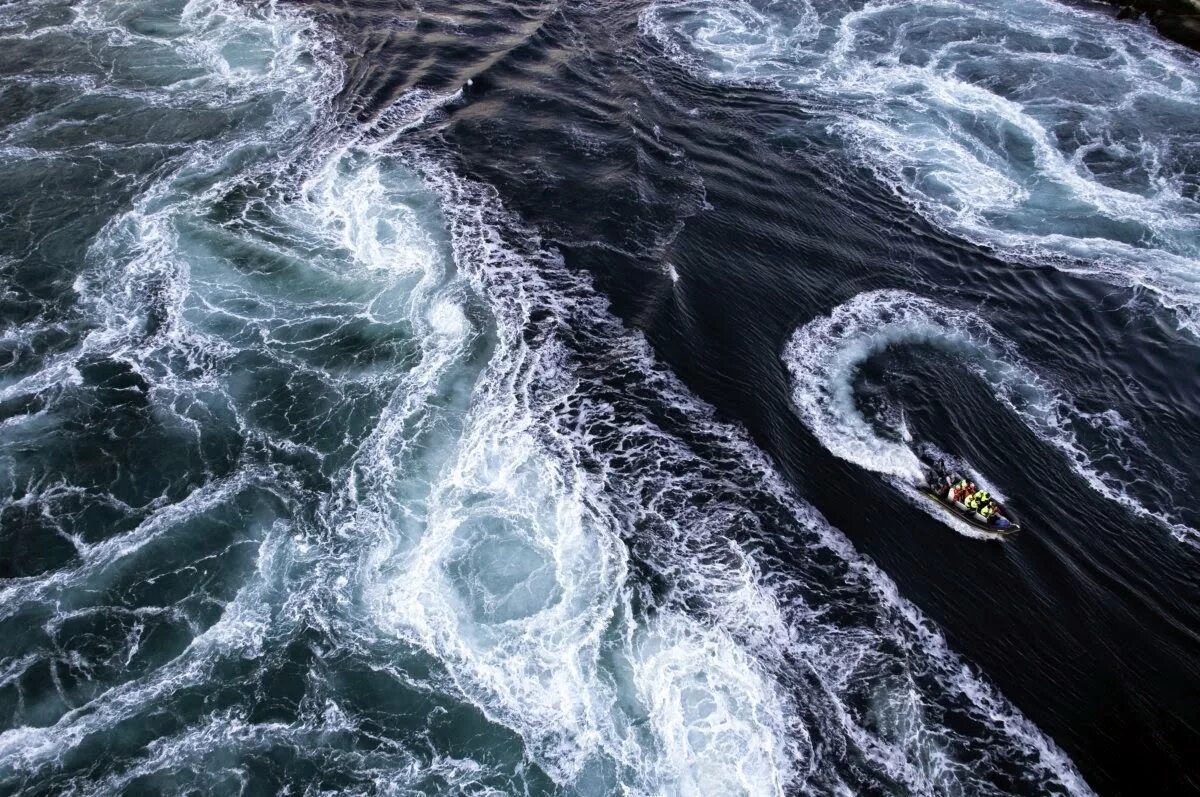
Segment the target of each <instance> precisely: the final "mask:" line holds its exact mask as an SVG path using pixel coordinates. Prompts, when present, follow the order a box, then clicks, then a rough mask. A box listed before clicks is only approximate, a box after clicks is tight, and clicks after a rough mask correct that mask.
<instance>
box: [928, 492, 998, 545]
mask: <svg viewBox="0 0 1200 797" xmlns="http://www.w3.org/2000/svg"><path fill="white" fill-rule="evenodd" d="M921 493H922V494H923V495H925V496H926V497H927V498H929V499H930V500H932V501H934V502H935V503H937V504H938V505H939V506H940V507H942V509H944V510H945V511H947V512H949V513H950V514H952V515H954V516H955V517H956V518H958V519H959V520H961V521H963V522H964V523H967V524H969V525H971V526H973V527H974V528H976V529H978V530H979V531H982V532H984V533H985V534H991V535H994V536H996V537H1009V536H1012V535H1013V534H1016V533H1017V532H1018V531H1020V530H1021V524H1020V523H1018V522H1017V521H1016V520H1014V519H1013V517H1012V515H1010V514H1009V513H1008V512H1006V511H1004V508H1003V507H1001V508H1000V509H1001V512H1002V514H1003V515H1004V517H1006V518H1008V521H1009V523H1010V524H1011V525H1010V526H1009V527H1008V528H1006V529H1000V528H996V527H995V526H993V525H992V524H990V523H988V522H987V521H986V520H983V519H982V518H980V517H979V515H978V514H976V513H975V512H974V511H972V510H970V509H967V508H966V507H962V506H959V505H958V504H956V503H955V502H953V501H950V500H948V499H946V498H943V497H942V496H940V495H938V494H937V493H936V492H934V491H933V490H930V489H928V488H924V487H923V488H921Z"/></svg>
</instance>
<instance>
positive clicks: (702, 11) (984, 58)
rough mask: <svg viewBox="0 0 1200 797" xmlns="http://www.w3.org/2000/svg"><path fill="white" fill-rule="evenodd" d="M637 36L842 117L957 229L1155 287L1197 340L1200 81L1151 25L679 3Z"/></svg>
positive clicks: (925, 8) (891, 8) (841, 122)
mask: <svg viewBox="0 0 1200 797" xmlns="http://www.w3.org/2000/svg"><path fill="white" fill-rule="evenodd" d="M642 29H643V30H644V31H645V32H646V34H647V35H649V36H651V37H653V38H654V39H655V40H656V41H658V42H659V43H660V44H661V45H662V46H663V47H664V48H665V49H666V51H667V52H668V53H669V54H671V55H672V56H673V57H674V58H676V59H677V60H679V61H680V62H682V63H684V64H686V65H688V66H689V67H691V68H692V69H694V70H695V71H698V72H700V73H702V74H704V75H705V76H706V77H709V78H711V79H713V80H717V81H722V82H729V81H734V82H743V83H747V84H752V85H759V86H768V87H772V88H774V89H777V90H779V91H781V92H784V93H786V94H788V95H789V96H792V97H794V98H795V99H796V101H797V102H799V103H802V104H804V105H805V107H807V108H810V109H811V110H812V112H813V113H816V114H820V115H821V117H822V118H826V117H828V118H829V119H830V124H829V127H830V129H832V130H834V131H837V132H838V133H839V134H840V135H841V137H842V140H843V141H844V142H845V143H846V144H847V145H848V147H849V148H850V150H851V152H853V153H854V154H855V155H856V156H857V158H858V160H859V162H860V163H862V164H863V165H865V166H866V167H867V168H868V169H869V170H871V171H872V172H873V173H874V174H875V175H876V176H877V177H878V178H879V180H880V181H882V182H883V183H884V184H885V185H887V186H889V187H890V188H891V189H892V190H894V191H895V193H896V194H897V195H898V196H900V197H901V198H903V199H904V200H905V201H907V202H909V203H911V204H912V205H913V206H914V207H915V208H917V209H918V210H919V211H920V212H921V213H922V214H923V215H925V216H926V217H927V218H929V219H930V220H931V221H933V222H934V223H936V224H938V225H940V226H942V227H943V228H945V229H947V230H950V231H952V232H954V233H956V234H959V235H961V236H964V237H966V238H968V239H970V240H972V241H975V242H977V243H980V244H984V245H987V246H990V247H994V248H997V249H999V250H1000V251H1002V252H1004V253H1006V254H1007V255H1008V256H1009V257H1011V258H1014V259H1017V260H1021V261H1026V260H1030V261H1036V262H1049V263H1052V264H1054V265H1056V266H1057V267H1060V268H1062V269H1065V270H1069V271H1074V272H1079V273H1084V274H1089V275H1092V276H1095V277H1099V278H1101V279H1104V280H1107V281H1110V282H1113V283H1116V284H1120V285H1129V286H1138V287H1142V288H1145V289H1146V290H1148V291H1150V292H1151V293H1153V294H1154V295H1155V296H1156V297H1157V299H1158V300H1159V301H1160V302H1161V304H1162V305H1164V306H1165V307H1168V308H1171V309H1172V310H1174V311H1175V314H1176V318H1177V319H1178V322H1179V324H1180V326H1181V327H1183V328H1185V329H1188V330H1190V331H1192V332H1193V333H1194V332H1196V331H1197V330H1200V327H1198V326H1197V324H1198V323H1200V316H1198V315H1197V313H1198V312H1200V276H1198V275H1200V260H1198V258H1200V193H1198V190H1200V186H1198V185H1197V184H1196V182H1195V175H1194V174H1193V173H1191V171H1190V170H1191V169H1193V167H1192V166H1189V164H1194V161H1195V157H1196V154H1197V149H1196V147H1197V144H1196V142H1197V140H1198V139H1197V135H1198V134H1200V129H1198V128H1197V126H1196V125H1197V121H1196V119H1197V117H1196V115H1195V114H1194V113H1192V112H1191V110H1190V109H1192V108H1194V107H1195V104H1196V102H1197V100H1198V99H1200V71H1198V69H1197V66H1198V64H1197V61H1196V58H1195V56H1194V55H1192V54H1190V53H1189V52H1187V51H1185V50H1184V49H1183V48H1181V47H1179V46H1176V45H1173V44H1171V43H1169V42H1165V41H1162V40H1161V39H1159V38H1158V37H1157V35H1156V34H1154V33H1153V31H1151V30H1149V29H1148V28H1147V27H1145V26H1135V25H1130V24H1126V23H1120V22H1117V21H1115V20H1113V19H1111V18H1109V17H1108V16H1106V15H1104V14H1101V13H1096V12H1093V11H1086V10H1082V9H1075V8H1071V7H1070V6H1067V5H1063V4H1061V3H1058V2H1050V1H1049V0H1020V2H1015V3H1008V4H1006V5H1005V6H1004V9H1003V11H1002V12H1001V11H999V10H997V9H996V8H995V7H994V4H991V3H987V2H975V0H944V1H943V2H930V3H922V4H920V5H914V4H911V3H900V2H890V1H888V0H876V1H875V2H868V3H866V4H863V5H861V7H858V8H853V9H851V8H847V7H846V5H845V4H844V3H840V2H826V1H825V0H804V2H797V3H775V2H769V3H762V2H756V1H755V0H712V2H691V1H690V0H679V1H678V2H674V1H666V0H665V1H664V2H659V3H655V4H653V5H652V6H651V7H650V8H649V9H648V10H647V11H646V12H645V13H644V14H643V16H642Z"/></svg>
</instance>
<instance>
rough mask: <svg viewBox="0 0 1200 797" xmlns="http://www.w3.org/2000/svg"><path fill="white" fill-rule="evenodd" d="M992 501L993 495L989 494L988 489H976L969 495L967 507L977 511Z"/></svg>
mask: <svg viewBox="0 0 1200 797" xmlns="http://www.w3.org/2000/svg"><path fill="white" fill-rule="evenodd" d="M991 502H992V497H991V496H990V495H988V491H987V490H976V491H975V492H973V493H971V494H970V495H969V496H967V501H966V503H967V509H973V510H975V511H976V512H979V511H980V510H982V509H983V508H984V507H986V506H988V505H990V504H991Z"/></svg>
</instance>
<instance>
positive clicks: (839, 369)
mask: <svg viewBox="0 0 1200 797" xmlns="http://www.w3.org/2000/svg"><path fill="white" fill-rule="evenodd" d="M915 345H924V346H931V347H934V348H937V349H939V350H941V351H944V352H948V353H951V354H954V355H956V356H957V358H958V362H959V363H960V364H961V366H962V367H963V368H964V369H966V370H968V371H970V372H973V373H974V374H975V375H976V376H977V377H979V379H980V380H981V381H982V382H983V383H984V384H986V385H987V386H988V388H989V389H990V390H991V392H992V395H993V396H994V397H995V398H996V400H997V401H998V402H1000V403H1001V404H1002V405H1003V406H1005V407H1007V408H1008V409H1009V410H1011V411H1012V412H1013V413H1014V414H1015V415H1016V416H1017V417H1018V418H1020V419H1021V420H1022V421H1023V422H1024V423H1025V424H1026V425H1027V426H1028V427H1029V428H1030V429H1031V430H1032V431H1033V432H1034V433H1035V434H1036V435H1037V436H1038V437H1039V438H1040V439H1041V440H1043V441H1044V442H1046V443H1048V444H1050V445H1052V446H1053V447H1055V448H1056V449H1058V450H1059V451H1060V452H1062V453H1063V454H1064V455H1065V456H1066V458H1067V460H1068V462H1069V463H1070V464H1071V466H1072V468H1073V469H1074V470H1075V472H1076V473H1077V474H1078V475H1079V476H1080V477H1081V478H1083V479H1084V480H1085V481H1086V482H1087V483H1088V484H1089V485H1090V486H1091V487H1092V489H1094V490H1096V492H1098V493H1100V494H1101V495H1103V496H1104V497H1105V498H1107V499H1109V500H1111V501H1114V502H1116V503H1119V504H1121V505H1122V506H1124V507H1125V508H1127V509H1129V510H1130V511H1132V512H1133V513H1135V514H1137V515H1140V516H1142V517H1147V518H1151V519H1153V520H1155V521H1157V522H1158V523H1160V524H1162V525H1163V526H1165V527H1166V528H1167V529H1169V530H1170V531H1171V532H1172V533H1173V534H1174V535H1175V536H1176V537H1177V538H1179V539H1181V540H1195V539H1196V538H1197V536H1196V535H1197V532H1196V531H1195V530H1194V529H1191V528H1190V527H1188V526H1186V525H1184V524H1183V523H1181V522H1179V521H1178V520H1176V519H1174V518H1173V517H1172V516H1171V515H1170V514H1169V513H1168V512H1166V511H1164V510H1158V509H1150V508H1147V507H1146V506H1144V505H1143V504H1142V503H1141V502H1139V500H1138V499H1136V498H1135V497H1133V496H1132V495H1131V494H1130V492H1129V489H1128V488H1129V486H1130V485H1131V484H1133V483H1135V482H1137V481H1143V480H1145V479H1144V477H1143V474H1141V473H1140V472H1138V471H1136V470H1135V467H1136V466H1134V465H1133V464H1131V463H1129V458H1128V457H1127V456H1125V455H1123V454H1122V452H1127V451H1130V450H1135V449H1136V450H1143V449H1144V448H1145V446H1144V444H1143V443H1142V442H1141V441H1140V440H1139V439H1137V437H1136V436H1135V435H1134V433H1133V430H1132V429H1131V427H1130V424H1129V423H1128V422H1127V421H1125V420H1124V419H1123V418H1121V416H1120V415H1119V414H1118V413H1117V412H1116V411H1115V410H1110V411H1108V412H1106V413H1102V414H1099V415H1097V414H1095V413H1086V412H1083V411H1081V410H1079V409H1077V408H1076V407H1075V405H1074V404H1073V402H1072V400H1071V398H1070V396H1069V395H1068V394H1067V393H1066V392H1065V391H1063V390H1061V389H1059V388H1057V387H1056V386H1054V385H1052V384H1051V383H1050V382H1049V381H1048V380H1046V379H1045V378H1043V377H1042V376H1040V375H1039V374H1038V373H1037V372H1035V371H1034V370H1033V369H1032V368H1030V367H1029V366H1028V365H1027V364H1026V363H1025V361H1024V359H1023V358H1022V357H1021V355H1020V352H1019V351H1017V348H1016V346H1015V345H1013V343H1012V342H1011V341H1009V340H1007V339H1005V338H1004V337H1003V336H1001V335H1000V334H999V333H997V332H996V331H995V330H994V329H993V328H992V327H991V326H990V325H989V324H988V323H987V322H986V321H984V320H983V319H982V318H980V317H979V316H977V315H975V314H973V313H969V312H964V311H961V310H957V309H955V308H952V307H948V306H946V305H943V304H940V303H938V302H935V301H933V300H931V299H925V298H922V297H920V296H916V295H915V294H912V293H908V292H907V291H900V290H879V291H868V292H865V293H860V294H858V295H857V296H855V297H853V298H852V299H850V300H849V301H848V302H845V303H844V304H841V305H838V306H837V307H835V308H834V309H833V311H832V312H831V313H830V314H829V315H827V316H822V317H819V318H816V319H813V320H812V321H810V322H808V323H807V324H805V325H804V326H803V327H801V328H800V329H798V330H797V331H796V333H795V334H794V335H793V336H792V338H791V340H790V341H789V342H788V345H787V347H786V348H785V351H784V361H785V363H786V365H787V367H788V369H789V371H790V372H791V374H792V378H793V384H794V386H793V392H792V399H793V402H794V404H795V406H796V409H797V411H798V412H799V414H800V417H801V419H802V420H803V421H804V423H805V425H806V426H807V427H808V428H809V429H810V430H811V431H812V433H813V434H814V435H815V436H816V437H817V439H818V440H819V441H820V442H821V444H822V445H823V446H825V448H827V449H828V450H829V451H831V452H832V453H834V454H835V455H837V456H839V457H841V458H842V459H845V460H847V461H849V462H853V463H854V464H856V465H858V466H860V467H863V468H866V469H868V470H871V471H874V472H876V473H881V474H885V475H887V476H889V477H893V479H894V483H895V484H896V485H897V486H899V487H901V488H902V489H903V488H905V487H907V491H908V492H909V493H914V494H915V491H913V490H912V489H911V485H912V484H913V483H916V482H920V481H921V480H922V470H921V461H922V460H921V458H920V457H919V456H918V452H917V451H916V449H915V448H914V447H913V446H912V445H911V444H910V442H908V441H906V440H904V439H903V437H902V436H901V435H898V434H897V435H895V436H893V437H888V436H887V435H885V434H882V433H881V432H880V430H879V429H878V428H877V426H876V425H874V424H873V423H872V422H871V421H869V420H868V419H867V418H866V417H865V416H864V415H863V414H862V412H861V411H860V410H859V408H858V405H857V404H856V401H855V395H854V380H855V377H856V376H857V374H858V372H859V370H860V368H861V367H862V366H863V365H864V364H865V363H866V362H867V361H868V360H869V359H870V358H872V357H874V356H876V355H878V354H881V353H883V352H884V351H886V350H888V349H891V348H895V347H903V346H915ZM1099 463H1104V465H1101V464H1099ZM997 494H999V493H997ZM918 503H920V504H921V505H926V504H927V503H928V502H927V501H924V500H919V501H918ZM940 514H944V513H940ZM960 525H961V524H960ZM956 528H957V526H956ZM959 530H960V531H964V533H965V532H967V531H968V527H966V526H965V525H964V526H963V527H962V528H960V529H959Z"/></svg>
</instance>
